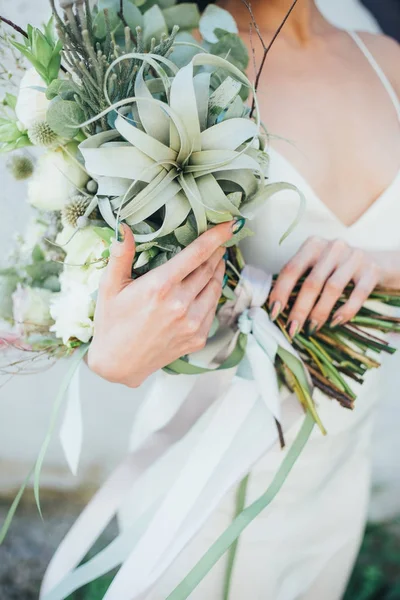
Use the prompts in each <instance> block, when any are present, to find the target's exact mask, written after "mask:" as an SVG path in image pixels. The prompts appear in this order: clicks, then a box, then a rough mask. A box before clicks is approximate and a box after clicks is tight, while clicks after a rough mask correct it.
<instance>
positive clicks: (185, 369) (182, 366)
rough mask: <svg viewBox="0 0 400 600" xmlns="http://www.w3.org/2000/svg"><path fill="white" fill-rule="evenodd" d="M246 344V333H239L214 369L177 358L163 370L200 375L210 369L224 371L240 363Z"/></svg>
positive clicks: (208, 371)
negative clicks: (235, 340)
mask: <svg viewBox="0 0 400 600" xmlns="http://www.w3.org/2000/svg"><path fill="white" fill-rule="evenodd" d="M246 346H247V335H246V334H244V333H240V334H239V337H238V341H237V344H236V346H235V348H234V350H233V351H232V353H231V354H230V355H229V356H228V358H227V359H226V360H225V361H224V362H223V363H222V364H221V365H219V367H216V368H215V369H209V368H207V367H199V366H197V365H194V364H192V363H190V362H188V361H186V360H183V359H182V358H179V359H178V360H176V361H174V362H173V363H171V364H169V365H168V366H167V367H165V368H164V371H165V372H166V373H169V374H170V375H202V374H204V373H210V372H211V371H224V370H226V369H233V368H234V367H237V366H238V365H239V364H240V363H241V361H242V359H243V357H244V355H245V353H246Z"/></svg>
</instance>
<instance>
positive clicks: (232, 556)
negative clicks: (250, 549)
mask: <svg viewBox="0 0 400 600" xmlns="http://www.w3.org/2000/svg"><path fill="white" fill-rule="evenodd" d="M249 479H250V474H248V475H247V476H246V477H245V478H244V479H243V481H242V482H241V484H240V485H239V487H238V491H237V494H236V507H235V519H236V518H237V517H238V516H239V515H240V513H242V512H243V510H244V508H245V506H246V494H247V487H248V485H249ZM238 545H239V538H238V539H237V540H235V541H234V542H233V544H232V546H231V547H230V548H229V554H228V564H227V565H226V572H225V581H224V593H223V596H222V597H223V600H229V596H230V593H231V585H232V574H233V569H234V566H235V560H236V554H237V549H238Z"/></svg>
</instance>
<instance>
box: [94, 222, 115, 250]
mask: <svg viewBox="0 0 400 600" xmlns="http://www.w3.org/2000/svg"><path fill="white" fill-rule="evenodd" d="M93 231H94V232H95V233H96V234H97V235H98V236H99V238H100V239H101V240H103V242H105V243H106V244H107V245H108V246H110V245H111V242H112V241H113V239H114V238H115V231H114V230H113V229H111V228H110V227H93Z"/></svg>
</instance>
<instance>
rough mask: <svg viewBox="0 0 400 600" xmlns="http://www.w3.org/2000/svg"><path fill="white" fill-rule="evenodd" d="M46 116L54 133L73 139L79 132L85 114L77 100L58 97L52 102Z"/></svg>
mask: <svg viewBox="0 0 400 600" xmlns="http://www.w3.org/2000/svg"><path fill="white" fill-rule="evenodd" d="M46 118H47V122H48V124H49V125H50V127H51V129H52V130H53V131H54V133H56V134H57V135H59V136H61V137H63V138H66V139H69V140H72V139H73V138H74V137H75V136H76V135H77V134H78V133H79V130H80V126H81V124H82V123H83V122H84V120H85V114H84V112H83V110H82V109H81V108H80V107H79V106H78V104H77V103H76V102H74V101H72V100H62V99H61V98H60V97H56V98H54V100H52V101H51V103H50V106H49V108H48V110H47V115H46Z"/></svg>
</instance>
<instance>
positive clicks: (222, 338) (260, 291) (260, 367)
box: [41, 267, 308, 600]
mask: <svg viewBox="0 0 400 600" xmlns="http://www.w3.org/2000/svg"><path fill="white" fill-rule="evenodd" d="M270 285H271V277H270V276H268V275H266V274H265V273H264V272H263V271H261V270H258V269H254V268H252V267H246V268H245V270H244V272H243V275H242V279H241V282H240V284H239V286H238V287H237V291H236V296H237V298H236V301H235V302H231V303H227V304H226V306H224V307H223V310H221V311H220V314H219V316H220V319H221V322H222V325H223V326H222V328H221V330H220V334H219V338H217V339H216V340H212V343H211V344H210V345H208V347H207V348H206V351H205V353H204V352H203V353H199V354H198V355H197V356H196V362H197V363H198V364H197V365H196V364H194V363H193V362H191V363H188V362H186V361H181V362H182V363H184V364H185V365H189V367H191V368H194V369H199V372H200V373H203V372H204V371H208V372H206V373H205V374H203V375H201V376H197V377H196V376H195V377H193V375H188V376H185V375H180V376H179V377H176V376H173V375H169V374H166V373H159V374H158V376H157V378H156V381H155V384H154V386H153V389H152V391H151V393H150V394H149V396H148V398H147V399H146V400H145V402H144V403H143V405H142V407H141V408H140V410H139V413H138V416H137V418H136V422H135V429H134V433H133V439H132V448H133V451H132V453H131V454H130V455H129V456H128V458H127V459H126V460H125V461H124V462H123V464H122V465H121V466H120V467H119V468H118V469H117V470H116V472H115V473H114V474H113V475H112V476H111V478H110V479H109V480H108V482H107V483H106V484H105V486H104V487H103V488H102V489H101V490H100V491H99V492H98V493H97V494H96V496H95V497H94V499H93V500H92V502H91V503H90V504H89V505H88V507H87V508H86V509H85V510H84V511H83V513H82V515H81V517H80V518H79V519H78V521H77V522H76V524H75V525H74V526H73V528H72V529H71V531H70V532H69V534H68V535H67V537H66V538H65V540H64V542H63V543H62V544H61V546H60V547H59V549H58V550H57V552H56V554H55V556H54V558H53V560H52V562H51V564H50V566H49V569H48V571H47V573H46V576H45V579H44V582H43V588H42V593H41V598H43V599H44V600H63V599H64V598H66V597H68V595H69V594H71V593H72V592H73V591H74V590H76V589H78V588H79V587H81V586H82V585H85V584H86V583H88V582H89V581H91V580H93V579H95V578H97V577H99V576H101V575H102V574H104V573H106V572H108V571H110V570H111V569H113V568H115V567H117V566H119V565H122V566H121V568H120V569H119V572H118V574H117V575H116V577H115V579H114V581H113V582H112V584H111V586H110V588H109V589H108V591H107V593H106V595H105V597H104V598H105V600H133V599H139V598H142V596H143V594H145V593H148V592H149V591H150V590H151V589H152V588H153V587H154V585H155V584H156V583H157V581H158V580H159V579H160V577H161V576H162V574H163V573H164V572H165V571H166V570H167V569H168V567H169V566H170V565H171V563H172V562H173V560H174V559H175V558H176V557H177V556H178V554H179V553H180V552H181V551H182V550H183V549H184V547H185V546H186V545H187V544H188V543H189V541H190V540H191V539H192V538H193V537H194V536H195V535H196V533H197V532H198V531H199V529H200V528H201V527H202V525H203V524H204V523H205V521H206V519H207V518H208V517H209V515H210V514H211V512H212V511H213V510H214V509H215V508H216V506H217V505H218V503H219V502H220V501H221V500H222V498H223V497H224V495H225V494H226V492H227V491H228V490H229V489H230V488H231V487H232V486H233V485H235V484H237V483H238V482H239V481H240V480H241V479H242V478H243V477H244V476H245V475H247V474H248V472H249V471H250V470H251V468H252V466H253V465H254V464H255V463H256V462H257V461H258V460H259V459H260V458H261V456H262V455H263V454H265V452H267V451H268V449H269V448H270V447H271V446H272V445H273V444H275V443H276V441H277V430H276V424H275V423H276V421H275V419H278V420H279V421H280V422H281V423H282V425H283V426H284V428H286V429H287V428H288V427H289V426H291V425H292V424H293V423H294V422H295V421H297V420H298V419H299V416H300V414H301V410H299V408H300V407H299V404H298V403H297V402H293V400H290V401H288V403H286V404H285V405H284V407H282V406H281V402H280V396H279V390H278V387H277V383H276V373H275V369H274V361H275V357H276V355H277V354H279V355H281V354H282V353H283V354H285V353H286V354H287V355H288V356H290V359H291V360H292V361H294V362H295V363H296V364H297V366H298V369H299V370H302V371H303V373H304V372H305V369H304V367H303V365H302V363H301V360H300V358H299V357H298V356H297V355H296V353H295V351H294V350H293V348H292V346H291V345H290V344H289V343H288V342H287V340H286V339H285V337H284V336H283V334H282V332H281V331H280V330H279V329H278V328H277V327H276V326H275V325H274V324H273V323H271V321H270V320H269V318H268V315H267V314H266V312H265V311H263V310H262V309H261V306H263V305H264V303H265V301H266V299H267V297H268V294H269V289H270ZM239 342H240V343H239ZM238 346H239V347H240V349H241V350H240V352H239V354H240V355H241V358H243V360H241V362H240V364H239V365H238V363H239V361H240V358H239V360H238V361H237V362H236V366H234V367H232V366H231V367H230V368H228V367H227V366H226V365H227V364H229V361H230V360H231V357H232V354H234V353H235V352H236V353H237V348H238ZM232 348H233V352H232ZM243 355H244V356H243ZM221 360H222V362H221ZM205 362H206V363H208V364H209V366H208V367H207V366H201V365H200V363H202V364H203V365H204V364H205ZM233 363H235V361H233ZM224 365H225V368H224V369H221V367H222V366H224ZM180 366H181V365H180V363H178V364H174V365H172V366H170V367H171V370H172V371H173V370H174V369H175V370H176V369H178V368H179V367H180ZM304 378H305V381H306V385H308V380H307V379H306V375H305V374H304ZM282 410H283V412H282ZM146 498H148V500H146ZM141 501H143V505H142V506H140V502H141ZM123 502H128V504H130V505H131V509H132V510H133V506H134V504H135V503H136V504H137V503H138V502H139V505H138V506H137V511H136V512H135V511H134V514H135V515H136V516H135V518H134V519H133V520H132V522H131V525H130V527H129V528H128V529H127V530H126V531H122V532H121V533H120V535H119V536H117V538H116V539H115V540H114V541H113V542H112V543H111V544H110V545H109V546H108V547H106V548H105V549H104V550H103V551H102V552H100V553H99V554H98V555H97V556H95V557H94V558H93V559H91V560H90V561H88V562H87V563H85V564H84V565H82V566H80V567H78V568H76V567H77V565H78V564H79V563H80V561H81V560H82V559H83V557H84V556H85V554H86V553H87V551H88V550H89V549H90V548H91V546H92V545H93V543H94V541H95V540H96V539H97V537H98V536H99V534H100V533H101V531H102V530H103V529H104V528H105V526H106V525H107V523H108V522H109V521H110V519H111V518H112V517H113V516H114V515H115V514H116V512H117V511H118V510H119V508H120V507H121V505H122V504H123ZM239 518H240V517H239ZM229 539H230V538H229ZM233 541H234V540H233ZM74 569H75V570H74ZM184 597H186V596H184Z"/></svg>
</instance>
